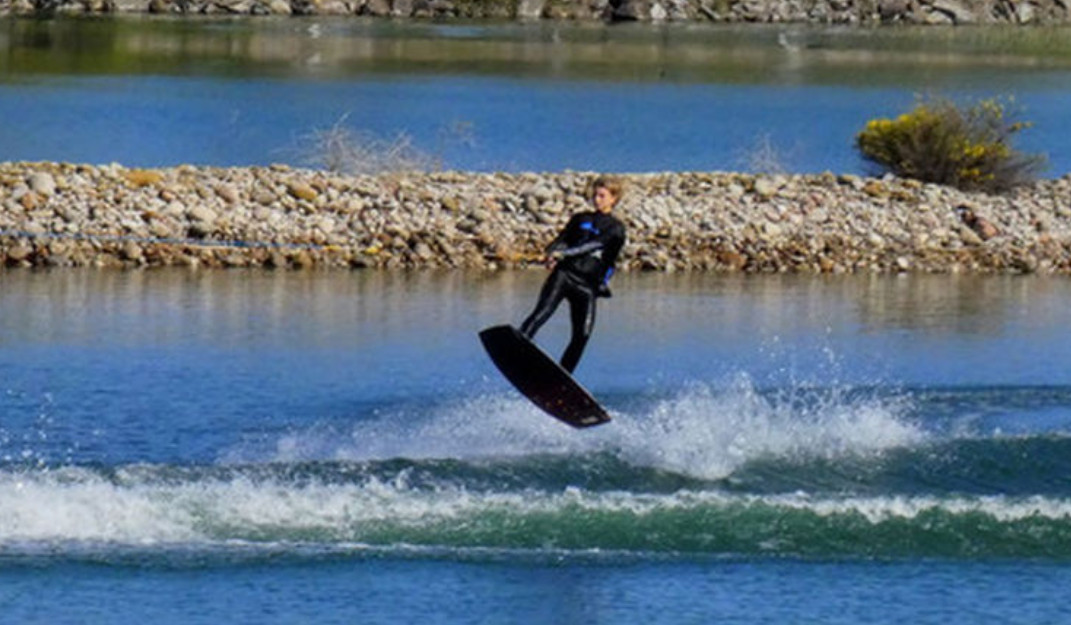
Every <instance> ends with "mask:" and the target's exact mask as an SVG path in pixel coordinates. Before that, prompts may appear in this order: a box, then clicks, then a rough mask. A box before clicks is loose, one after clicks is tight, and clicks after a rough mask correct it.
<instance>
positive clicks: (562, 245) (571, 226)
mask: <svg viewBox="0 0 1071 625" xmlns="http://www.w3.org/2000/svg"><path fill="white" fill-rule="evenodd" d="M579 221H580V219H579V217H578V216H577V215H573V216H572V217H571V218H570V219H569V223H567V224H565V227H564V228H562V231H561V232H559V233H558V236H556V237H554V240H553V241H551V242H550V244H549V245H547V247H546V249H544V250H543V252H544V253H545V254H547V255H548V256H549V255H550V254H552V253H554V252H562V251H564V250H565V249H566V248H567V247H568V243H567V241H568V240H569V233H570V232H572V231H573V230H576V229H577V228H579V227H580V226H579V225H578V222H579Z"/></svg>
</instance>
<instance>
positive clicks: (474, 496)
mask: <svg viewBox="0 0 1071 625" xmlns="http://www.w3.org/2000/svg"><path fill="white" fill-rule="evenodd" d="M543 275H544V274H543V273H542V272H541V271H538V270H532V271H516V272H506V273H486V274H484V273H463V272H454V273H434V272H427V273H394V274H389V273H373V272H291V273H271V272H252V271H250V272H246V271H219V272H204V273H198V272H186V271H179V270H161V271H152V272H101V271H90V270H87V271H80V270H78V271H65V272H32V271H6V272H0V607H2V613H3V618H2V619H0V621H3V622H11V623H20V624H29V623H48V624H50V625H62V624H66V623H79V624H81V623H117V624H118V623H134V622H154V623H157V624H159V625H170V624H176V625H178V624H182V625H196V624H201V623H204V624H215V623H221V622H226V623H231V624H235V625H239V624H246V623H248V624H256V625H270V624H275V623H280V624H282V623H353V622H361V623H399V622H418V621H419V622H428V623H444V624H457V623H521V622H523V623H615V624H620V623H625V624H628V623H673V624H677V623H709V622H714V621H718V622H725V623H800V622H812V623H813V622H822V623H860V622H866V623H890V624H892V623H896V624H900V623H941V624H944V625H949V624H953V625H954V624H964V625H967V624H971V625H973V624H975V623H978V622H983V621H984V622H1001V623H1023V624H1036V623H1061V622H1068V620H1069V619H1071V608H1069V607H1068V604H1067V602H1066V601H1065V600H1064V596H1065V595H1066V589H1067V588H1068V584H1071V566H1069V563H1071V366H1068V365H1069V361H1068V358H1069V357H1068V354H1069V353H1071V338H1069V335H1068V332H1067V312H1066V311H1067V310H1068V309H1069V307H1071V283H1069V282H1067V281H1066V280H1062V279H1049V278H1042V277H1030V278H1023V277H967V276H959V277H957V276H933V277H925V276H917V277H888V276H883V277H878V276H874V277H871V276H857V277H802V276H796V277H793V276H743V277H741V276H731V277H728V276H715V275H655V274H625V275H621V276H619V277H618V278H615V289H614V290H615V296H614V298H613V299H611V300H605V301H603V302H601V308H600V311H599V314H600V320H599V325H598V328H597V330H596V334H595V336H594V338H593V340H592V342H591V344H590V345H589V348H588V353H587V355H586V356H585V359H584V360H583V361H582V362H581V364H580V367H579V368H578V370H577V375H578V377H579V379H580V380H581V381H582V382H583V383H585V384H586V385H587V386H588V387H589V388H590V389H591V390H592V391H593V393H594V394H595V395H596V396H598V397H599V398H600V399H601V400H602V401H603V402H604V403H605V404H606V405H607V407H608V408H609V409H610V411H611V413H612V414H613V415H614V421H613V422H611V423H610V424H607V425H605V426H601V427H599V428H595V429H591V430H585V431H577V430H572V429H570V428H569V427H567V426H565V425H562V424H559V423H558V422H556V421H554V420H552V419H550V418H549V417H546V416H545V415H542V414H541V413H539V412H537V410H536V409H534V408H533V407H531V406H530V405H529V404H528V403H527V402H526V401H524V400H523V399H521V398H520V397H519V396H518V395H517V394H516V393H515V392H514V391H513V390H512V389H511V388H510V387H509V386H508V385H507V384H506V383H505V382H504V381H503V380H502V379H501V377H500V376H499V375H498V374H497V372H496V371H495V370H494V368H493V366H492V365H491V363H490V361H489V360H488V359H487V358H486V356H485V355H484V353H483V352H482V350H481V348H480V345H479V341H478V340H477V337H476V332H477V331H478V330H479V329H480V328H482V327H484V326H486V325H491V324H496V323H501V322H514V323H516V322H518V321H519V320H520V319H521V318H523V316H524V315H525V314H526V313H527V312H528V308H529V306H531V305H532V304H533V302H534V298H535V295H536V293H537V291H538V288H539V285H540V280H541V279H542V277H543ZM564 317H565V315H561V314H560V315H559V316H557V317H555V318H554V319H553V320H552V321H551V322H550V324H548V326H547V327H546V328H545V329H544V331H543V332H542V333H541V334H540V336H539V340H540V342H541V343H542V344H543V345H544V346H545V347H546V348H547V349H548V350H549V351H551V352H552V353H558V351H559V350H560V349H561V347H562V346H563V344H564V342H565V340H566V335H567V327H566V326H567V322H566V320H565V318H564Z"/></svg>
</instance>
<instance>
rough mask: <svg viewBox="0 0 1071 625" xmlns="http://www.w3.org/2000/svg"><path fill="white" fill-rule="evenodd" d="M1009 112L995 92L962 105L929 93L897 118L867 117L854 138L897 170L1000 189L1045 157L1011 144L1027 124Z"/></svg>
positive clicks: (972, 187) (871, 157)
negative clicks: (1026, 152)
mask: <svg viewBox="0 0 1071 625" xmlns="http://www.w3.org/2000/svg"><path fill="white" fill-rule="evenodd" d="M1012 117H1013V115H1012V114H1010V113H1009V112H1008V111H1007V108H1006V106H1005V103H1004V102H1002V101H1001V100H1000V99H997V98H990V99H986V100H981V101H979V102H978V103H976V104H974V105H973V106H970V107H969V108H966V109H963V108H960V107H959V106H957V105H956V104H955V103H954V102H952V101H950V100H948V99H944V98H931V99H930V100H924V101H919V102H918V103H917V104H916V106H915V108H914V110H912V111H911V112H909V113H904V114H903V115H900V116H899V117H897V118H896V119H873V120H870V121H869V122H868V123H867V125H866V127H865V128H864V129H863V130H862V132H860V133H859V134H858V135H856V137H855V142H856V147H858V148H859V151H860V152H862V155H863V157H864V158H865V159H866V160H868V161H870V162H872V163H875V164H876V165H878V166H879V167H881V168H882V169H884V170H885V171H889V172H892V173H893V174H896V175H897V176H902V177H905V178H915V179H917V180H922V181H924V182H935V183H939V184H946V185H949V186H954V187H956V188H959V189H963V190H969V191H987V192H998V193H999V192H1002V191H1006V190H1008V189H1010V188H1012V187H1014V186H1016V185H1018V184H1023V183H1026V182H1029V181H1030V180H1032V179H1033V178H1034V176H1035V175H1036V174H1037V173H1038V172H1039V171H1040V170H1041V169H1042V168H1043V166H1044V163H1045V158H1044V156H1040V155H1029V154H1023V153H1021V152H1018V151H1016V150H1014V149H1012V147H1011V140H1012V138H1013V137H1014V135H1015V134H1016V133H1018V132H1019V131H1020V130H1023V129H1024V128H1028V127H1030V126H1031V124H1030V123H1029V122H1021V121H1013V120H1012Z"/></svg>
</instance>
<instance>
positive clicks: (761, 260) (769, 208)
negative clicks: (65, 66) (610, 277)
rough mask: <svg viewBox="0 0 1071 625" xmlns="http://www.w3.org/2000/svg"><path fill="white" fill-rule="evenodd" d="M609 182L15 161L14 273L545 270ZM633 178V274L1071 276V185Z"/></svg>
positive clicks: (9, 252)
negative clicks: (564, 229)
mask: <svg viewBox="0 0 1071 625" xmlns="http://www.w3.org/2000/svg"><path fill="white" fill-rule="evenodd" d="M594 176H595V173H594V172H572V171H565V172H557V173H519V174H505V173H467V172H455V171H447V172H434V173H387V174H381V175H375V176H370V175H362V176H347V175H338V174H332V173H328V172H324V171H317V170H309V169H298V168H293V167H290V166H286V165H276V166H270V167H230V168H218V167H195V166H179V167H170V168H161V169H138V168H129V167H125V166H122V165H117V164H113V165H104V166H97V165H86V164H70V163H25V162H16V163H10V162H9V163H0V267H3V268H6V269H0V270H18V268H33V267H114V268H148V267H163V266H185V267H191V268H225V267H268V268H277V269H302V268H322V267H335V268H351V269H359V268H379V269H421V268H468V269H489V270H495V269H509V268H522V267H530V266H537V265H539V263H540V259H541V250H542V248H543V246H544V245H546V244H547V242H549V241H550V239H551V238H552V237H553V236H554V234H555V233H556V232H557V230H558V229H559V228H560V227H561V226H562V225H563V224H564V223H565V221H566V220H567V219H568V218H569V216H570V215H571V214H573V213H574V212H576V211H579V210H584V209H586V208H587V206H588V203H587V199H586V198H587V193H588V185H589V184H590V182H591V180H592V178H593V177H594ZM622 177H623V178H624V179H625V183H626V192H625V194H624V198H623V200H622V202H621V205H620V206H619V207H618V209H617V213H618V214H619V216H620V217H621V218H622V219H623V220H624V221H625V223H626V224H627V226H628V230H629V241H628V244H627V246H626V248H625V250H624V251H623V253H622V257H621V259H620V269H621V270H624V271H662V272H672V271H711V272H750V273H782V272H803V273H828V274H841V273H861V272H866V273H914V272H922V273H964V272H974V273H1019V274H1025V273H1039V274H1059V275H1066V274H1071V175H1068V176H1065V177H1062V178H1057V179H1048V180H1039V181H1037V182H1035V183H1033V184H1030V185H1027V186H1023V187H1020V188H1018V189H1016V190H1015V191H1013V192H1012V193H1009V194H1007V195H1002V196H991V195H985V194H980V193H965V192H962V191H958V190H955V189H952V188H948V187H943V186H940V185H933V184H922V183H919V182H917V181H913V180H905V179H899V178H894V177H889V176H887V177H884V178H868V177H860V176H854V175H836V174H832V173H825V174H807V175H753V174H742V173H733V172H664V173H637V174H624V175H623V176H622ZM968 214H972V215H974V216H976V217H978V218H979V220H978V221H977V222H972V221H971V220H969V219H966V215H968Z"/></svg>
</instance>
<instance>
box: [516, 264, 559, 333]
mask: <svg viewBox="0 0 1071 625" xmlns="http://www.w3.org/2000/svg"><path fill="white" fill-rule="evenodd" d="M564 287H565V274H563V273H562V272H560V271H554V272H552V273H551V274H550V275H549V276H548V277H547V281H546V282H544V283H543V289H542V290H541V291H540V292H539V301H537V302H536V306H535V310H533V311H532V314H530V315H528V318H527V319H525V320H524V323H522V324H521V327H520V330H521V334H523V335H525V336H526V337H528V338H529V339H532V338H533V337H535V334H536V332H538V331H539V328H541V327H543V324H544V323H546V322H547V320H548V319H550V316H551V315H553V314H554V310H555V309H556V308H557V307H558V304H560V303H561V301H562V298H563V297H565V291H564Z"/></svg>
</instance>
